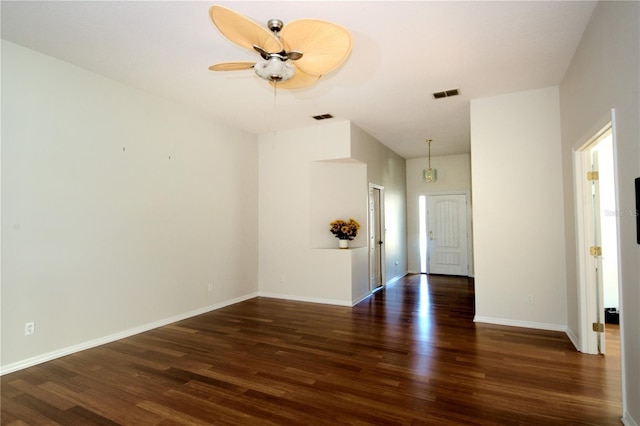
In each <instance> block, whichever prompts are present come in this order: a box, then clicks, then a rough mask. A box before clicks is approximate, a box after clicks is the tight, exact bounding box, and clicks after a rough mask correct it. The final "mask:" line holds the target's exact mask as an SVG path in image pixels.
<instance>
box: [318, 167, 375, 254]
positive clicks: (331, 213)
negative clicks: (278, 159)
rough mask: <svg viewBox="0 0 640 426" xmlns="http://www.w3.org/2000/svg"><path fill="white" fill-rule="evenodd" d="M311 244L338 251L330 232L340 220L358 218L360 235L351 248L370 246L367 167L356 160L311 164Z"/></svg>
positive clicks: (336, 242)
mask: <svg viewBox="0 0 640 426" xmlns="http://www.w3.org/2000/svg"><path fill="white" fill-rule="evenodd" d="M310 164H311V165H310V179H309V182H310V191H309V194H310V209H309V211H310V214H309V222H310V226H309V232H310V236H309V241H310V244H311V248H313V249H338V239H337V238H336V237H335V236H334V235H333V234H331V232H329V224H330V223H331V222H332V221H334V220H336V219H344V220H349V219H350V218H353V219H355V220H356V221H358V223H360V230H359V232H358V236H357V237H356V238H355V239H354V240H352V241H349V247H350V249H356V248H361V247H366V243H367V238H366V235H367V188H368V186H367V185H368V184H367V165H366V164H364V163H362V162H359V161H357V160H353V159H336V160H324V161H313V162H311V163H310Z"/></svg>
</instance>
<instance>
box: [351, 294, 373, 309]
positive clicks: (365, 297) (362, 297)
mask: <svg viewBox="0 0 640 426" xmlns="http://www.w3.org/2000/svg"><path fill="white" fill-rule="evenodd" d="M372 294H373V293H367V294H364V295H362V296H361V297H359V298H357V299H356V300H355V301H353V302H352V303H351V306H352V307H353V306H356V305H357V304H358V303H360V302H362V301H363V300H364V299H367V298H368V297H369V296H371V295H372Z"/></svg>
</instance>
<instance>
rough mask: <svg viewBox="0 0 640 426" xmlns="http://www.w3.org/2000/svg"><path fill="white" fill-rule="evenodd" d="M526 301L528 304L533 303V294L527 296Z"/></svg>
mask: <svg viewBox="0 0 640 426" xmlns="http://www.w3.org/2000/svg"><path fill="white" fill-rule="evenodd" d="M527 303H528V304H530V305H533V295H532V294H530V295H528V296H527Z"/></svg>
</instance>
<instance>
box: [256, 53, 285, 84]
mask: <svg viewBox="0 0 640 426" xmlns="http://www.w3.org/2000/svg"><path fill="white" fill-rule="evenodd" d="M253 69H254V71H255V72H256V74H257V75H258V76H259V77H260V78H263V79H265V80H267V81H274V82H280V81H287V80H289V79H290V78H291V77H293V76H294V74H295V70H294V69H293V67H292V66H291V65H289V64H288V63H287V62H285V61H283V60H282V59H279V58H270V59H268V60H266V61H263V62H258V63H257V64H255V66H254V67H253Z"/></svg>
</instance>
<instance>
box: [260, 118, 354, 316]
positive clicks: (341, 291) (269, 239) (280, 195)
mask: <svg viewBox="0 0 640 426" xmlns="http://www.w3.org/2000/svg"><path fill="white" fill-rule="evenodd" d="M348 157H349V122H348V121H337V122H332V123H327V124H321V125H317V126H313V127H308V128H304V129H294V130H287V131H278V132H277V133H276V134H272V133H269V134H264V135H261V136H260V143H259V192H260V196H259V199H260V201H259V213H260V214H259V216H260V217H259V229H260V230H259V238H258V240H259V247H260V260H259V265H260V266H259V268H260V269H259V271H260V272H259V283H260V294H261V295H264V296H269V297H281V298H290V299H296V300H307V301H313V302H318V303H333V304H341V305H348V306H350V305H351V273H352V272H351V266H352V264H351V255H352V253H351V250H339V249H338V248H337V247H338V242H337V240H336V241H335V245H334V249H329V248H323V246H324V245H325V243H324V241H323V242H320V241H321V240H319V239H318V238H317V237H315V236H317V233H316V232H317V230H315V229H314V227H315V228H318V229H321V230H322V231H323V232H326V234H327V235H326V237H327V239H328V240H331V239H332V238H333V237H332V235H331V233H330V232H329V222H331V220H333V219H336V218H331V219H330V218H326V219H324V220H323V219H322V218H321V217H316V216H315V215H314V219H313V220H314V221H317V222H313V225H312V224H311V217H312V214H311V208H312V206H313V205H314V203H315V202H316V201H312V198H313V195H314V194H318V192H319V191H321V190H322V188H323V182H321V181H320V180H319V179H316V177H317V175H318V173H320V170H318V167H319V164H317V163H316V162H317V161H323V160H331V159H341V158H348ZM345 164H346V163H345ZM329 167H330V166H329ZM345 172H346V173H349V171H348V170H345ZM312 177H314V179H313V181H312ZM362 179H363V182H362V184H363V185H364V176H363V177H362ZM347 185H349V189H348V191H349V192H351V191H352V186H351V183H347ZM312 188H313V189H314V190H313V192H312ZM322 192H323V193H324V191H322ZM355 208H356V209H357V207H355ZM347 209H348V211H345V213H344V214H345V215H348V216H351V217H353V218H354V219H356V220H357V221H359V222H361V223H362V221H364V220H365V219H366V210H365V205H362V206H361V207H360V211H355V210H354V205H353V204H352V203H349V205H348V206H347ZM347 219H348V217H347ZM312 235H313V236H314V239H313V243H312V239H311V238H312ZM334 240H335V238H334ZM331 241H332V240H331ZM327 265H330V267H327Z"/></svg>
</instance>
